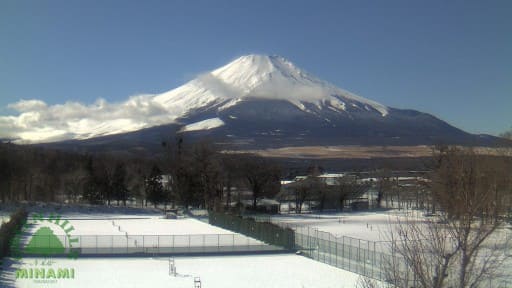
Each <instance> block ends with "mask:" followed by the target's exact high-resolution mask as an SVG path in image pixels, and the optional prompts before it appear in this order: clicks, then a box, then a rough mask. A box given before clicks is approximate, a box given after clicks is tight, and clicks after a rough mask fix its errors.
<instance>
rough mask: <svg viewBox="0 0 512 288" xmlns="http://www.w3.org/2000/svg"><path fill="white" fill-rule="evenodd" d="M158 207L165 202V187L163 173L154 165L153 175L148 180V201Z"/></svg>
mask: <svg viewBox="0 0 512 288" xmlns="http://www.w3.org/2000/svg"><path fill="white" fill-rule="evenodd" d="M148 200H149V201H150V202H151V203H153V205H154V206H155V208H156V205H158V204H159V203H162V202H163V201H164V200H165V193H164V187H163V185H162V171H161V170H160V168H158V166H156V165H153V168H152V169H151V174H150V175H149V177H148V178H147V179H146V201H148Z"/></svg>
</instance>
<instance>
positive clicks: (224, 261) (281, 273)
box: [0, 255, 359, 288]
mask: <svg viewBox="0 0 512 288" xmlns="http://www.w3.org/2000/svg"><path fill="white" fill-rule="evenodd" d="M174 259H175V265H176V272H177V275H176V277H174V276H171V275H169V258H81V259H80V258H79V259H77V260H70V259H55V263H53V264H52V266H49V267H55V268H57V267H66V268H68V269H70V268H74V273H75V278H74V279H58V280H57V282H56V283H48V284H44V286H43V284H40V283H35V282H34V279H16V276H15V271H16V269H17V268H20V267H23V266H25V267H28V265H31V264H33V263H34V261H35V260H36V259H33V258H29V259H23V260H22V262H21V263H13V264H12V266H11V265H10V264H11V263H7V264H6V266H8V265H9V268H8V270H7V272H6V279H5V280H4V281H3V282H4V283H2V282H1V280H0V284H3V285H5V287H88V288H89V287H110V288H115V287H122V288H128V287H176V288H178V287H183V288H185V287H187V288H192V287H194V277H199V278H200V280H201V284H202V286H201V287H207V288H230V287H236V288H239V287H244V288H251V287H254V288H261V287H267V288H270V287H279V288H282V287H297V288H301V287H316V288H320V287H337V288H342V287H355V284H356V282H357V281H358V278H359V275H357V274H354V273H351V272H347V271H344V270H341V269H337V268H334V267H332V266H329V265H326V264H322V263H320V262H317V261H314V260H311V259H308V258H305V257H302V256H297V255H263V256H223V257H177V258H174Z"/></svg>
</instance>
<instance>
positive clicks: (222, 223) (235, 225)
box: [209, 212, 295, 250]
mask: <svg viewBox="0 0 512 288" xmlns="http://www.w3.org/2000/svg"><path fill="white" fill-rule="evenodd" d="M209 223H210V224H212V225H215V226H218V227H221V228H224V229H228V230H231V231H233V232H237V233H241V234H243V235H246V236H249V237H252V238H255V239H258V240H261V241H263V242H265V243H267V244H269V245H273V246H279V247H282V248H284V249H289V250H291V249H295V232H294V231H293V229H291V228H287V227H281V226H279V225H277V224H273V223H270V222H258V221H256V220H254V219H252V218H243V217H241V216H236V215H231V214H224V213H214V212H210V215H209Z"/></svg>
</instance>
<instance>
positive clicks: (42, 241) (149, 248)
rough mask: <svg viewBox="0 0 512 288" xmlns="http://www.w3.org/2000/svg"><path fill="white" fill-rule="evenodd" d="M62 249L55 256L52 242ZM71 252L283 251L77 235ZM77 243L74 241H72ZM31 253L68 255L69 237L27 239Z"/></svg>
mask: <svg viewBox="0 0 512 288" xmlns="http://www.w3.org/2000/svg"><path fill="white" fill-rule="evenodd" d="M53 237H57V239H59V242H60V243H61V244H62V246H63V247H64V249H63V250H62V251H61V252H57V253H56V251H58V250H56V249H55V248H56V247H55V242H56V241H55V240H54V239H55V238H53ZM73 238H74V239H75V238H78V241H77V242H75V243H72V245H71V246H72V248H71V249H72V250H74V251H76V252H77V253H78V254H79V255H80V256H87V255H119V256H121V255H123V254H124V255H126V254H137V255H138V254H147V255H158V254H195V253H197V254H200V253H212V254H215V253H233V252H235V253H244V252H246V253H249V252H251V253H256V252H262V253H263V252H271V251H280V250H282V248H280V247H276V246H273V245H267V244H265V243H263V242H261V241H258V240H255V239H252V238H249V237H246V236H244V235H240V234H197V235H127V236H126V235H77V236H73ZM75 241H76V240H75ZM30 242H31V247H32V249H33V250H32V251H36V252H37V253H25V256H39V255H45V254H48V253H51V254H52V255H59V254H61V255H66V254H68V253H69V248H70V245H69V237H68V236H66V235H34V236H32V237H30Z"/></svg>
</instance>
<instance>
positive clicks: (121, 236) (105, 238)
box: [24, 213, 278, 254]
mask: <svg viewBox="0 0 512 288" xmlns="http://www.w3.org/2000/svg"><path fill="white" fill-rule="evenodd" d="M67 215H68V214H64V215H60V217H61V218H60V220H59V221H60V222H59V223H61V224H60V225H63V224H62V223H64V222H65V221H66V223H67V224H66V225H64V226H65V227H64V228H63V227H61V226H58V225H57V224H55V223H53V222H50V221H48V219H50V218H48V217H49V214H43V216H44V217H46V218H43V219H44V220H36V219H37V218H36V214H34V213H32V214H31V218H30V219H31V220H30V222H31V223H33V225H31V227H30V228H29V229H28V230H27V237H25V238H24V243H28V241H30V239H32V238H33V237H31V236H32V235H35V234H36V233H37V231H38V230H39V229H40V228H43V227H48V228H50V229H51V230H52V231H53V234H54V235H56V236H57V237H58V238H59V239H60V241H61V243H62V244H63V245H64V246H65V247H69V240H70V239H73V238H76V239H78V240H77V242H76V243H73V244H72V246H73V247H74V248H82V250H81V253H82V254H90V253H92V254H98V253H99V254H123V253H171V252H178V251H181V252H191V251H196V250H197V251H196V252H221V251H223V252H230V251H245V250H257V249H262V250H275V249H278V247H273V246H269V245H266V244H265V243H263V242H261V241H259V240H256V239H253V238H250V237H246V236H244V235H241V234H238V233H233V232H232V231H229V230H225V229H222V228H219V227H216V226H212V225H209V224H207V223H205V222H202V221H199V220H196V219H192V218H184V219H164V218H162V216H154V215H137V214H131V215H116V218H114V217H112V216H109V217H107V218H101V217H98V216H96V215H95V216H94V217H91V216H90V215H86V214H78V213H74V214H72V217H68V216H67ZM118 216H121V217H118ZM68 229H70V230H68ZM66 230H68V231H70V233H69V234H70V236H69V237H66V236H65V234H66V232H65V231H66ZM38 239H40V240H39V242H38V243H41V244H39V245H41V246H39V247H43V248H46V246H47V245H48V243H49V241H47V239H48V238H47V236H43V237H39V238H38ZM191 247H195V248H204V249H191Z"/></svg>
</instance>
